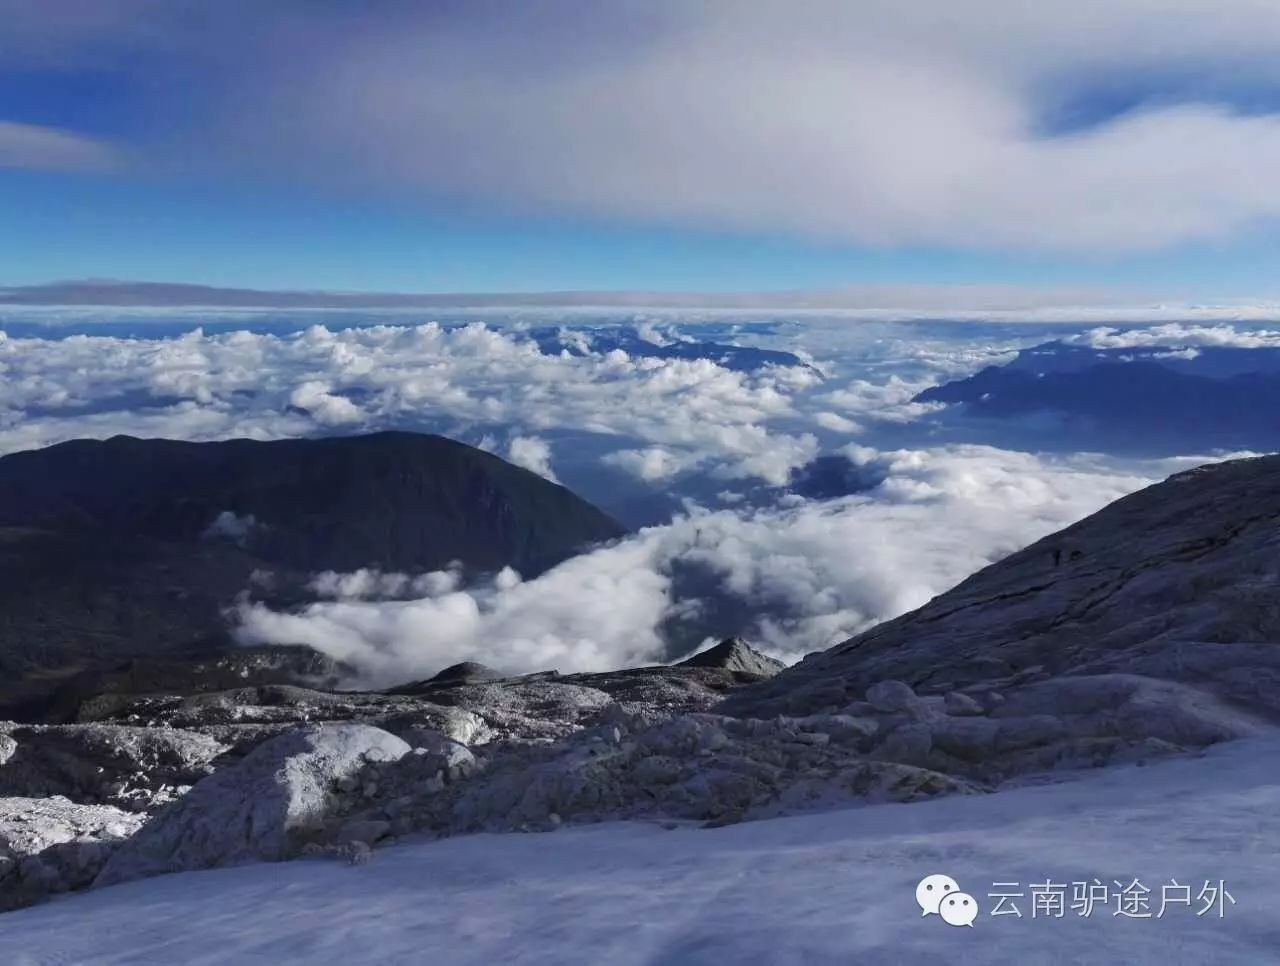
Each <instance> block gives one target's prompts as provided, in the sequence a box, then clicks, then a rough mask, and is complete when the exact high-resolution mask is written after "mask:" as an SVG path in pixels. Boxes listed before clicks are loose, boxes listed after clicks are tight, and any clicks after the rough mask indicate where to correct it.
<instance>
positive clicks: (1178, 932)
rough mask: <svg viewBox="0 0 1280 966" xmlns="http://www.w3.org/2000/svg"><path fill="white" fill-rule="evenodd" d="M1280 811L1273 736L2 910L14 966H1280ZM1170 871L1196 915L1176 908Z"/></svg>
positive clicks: (0, 929) (204, 877) (481, 840)
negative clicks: (860, 803) (1132, 904)
mask: <svg viewBox="0 0 1280 966" xmlns="http://www.w3.org/2000/svg"><path fill="white" fill-rule="evenodd" d="M1277 814H1280V739H1276V738H1274V737H1267V738H1254V739H1246V740H1243V741H1239V742H1234V743H1231V744H1228V745H1223V746H1219V747H1217V748H1214V749H1213V750H1211V751H1210V752H1208V753H1207V754H1205V755H1204V756H1203V757H1199V758H1193V759H1182V760H1177V761H1167V762H1163V763H1160V764H1155V765H1150V766H1147V767H1146V768H1136V767H1124V768H1114V769H1109V770H1106V771H1101V772H1094V773H1091V774H1090V775H1088V776H1087V777H1085V778H1083V779H1082V780H1080V781H1075V782H1065V783H1056V784H1051V785H1042V786H1038V787H1029V788H1021V789H1016V790H1010V791H1006V792H1003V793H1001V794H999V795H988V796H977V797H957V798H948V799H940V800H934V801H929V802H922V803H919V804H912V805H883V806H872V807H867V808H860V809H849V810H843V811H836V812H827V813H822V814H815V815H807V816H801V817H794V818H785V819H775V820H771V821H766V822H757V823H752V824H747V825H739V826H733V827H729V828H721V829H694V828H688V827H679V828H674V829H667V828H663V827H661V826H659V825H657V824H612V825H600V826H593V827H587V828H575V829H563V830H561V831H558V832H553V833H548V834H530V835H518V834H516V835H478V836H470V837H462V838H455V839H449V840H444V841H439V842H428V843H411V844H404V845H400V846H396V847H394V848H389V849H386V850H382V851H379V852H378V853H376V854H375V856H374V858H373V860H372V861H371V862H370V863H369V864H367V865H360V866H350V865H345V864H341V863H338V862H333V861H310V862H291V863H284V864H274V865H256V866H247V867H241V868H234V869H224V870H218V871H212V872H196V873H183V874H180V875H175V876H166V877H162V878H158V879H150V880H146V881H142V882H136V883H132V884H129V885H124V886H118V887H114V888H110V889H104V890H100V891H96V892H91V893H87V894H80V895H76V896H73V897H69V898H67V899H64V900H60V901H55V902H52V903H49V904H46V905H43V906H38V907H34V908H30V909H25V910H21V911H19V912H15V913H11V914H9V915H6V916H4V917H0V948H2V949H3V950H4V961H5V962H6V963H10V964H14V966H54V964H57V966H71V964H90V963H92V964H112V966H125V964H140V966H141V964H148V966H172V964H175V963H183V964H190V966H199V964H207V966H212V964H226V963H236V964H242V966H256V964H262V966H267V964H270V966H274V964H276V963H281V962H305V963H308V964H311V966H328V964H334V966H348V964H352V963H360V964H388V966H389V964H400V963H405V964H410V963H412V964H418V963H437V964H449V966H464V964H469V963H474V964H477V966H493V964H497V963H538V964H555V966H563V964H574V963H583V964H592V966H596V964H600V963H609V964H611V966H612V964H618V966H627V964H636V966H639V964H660V963H661V964H689V966H693V964H704V963H705V964H715V966H725V964H735V966H738V964H757V963H758V964H765V963H768V964H788V963H791V964H801V963H806V964H807V963H815V964H825V963H833V964H834V963H840V964H849V963H875V964H916V963H919V964H928V966H939V964H942V966H946V964H951V963H965V964H983V963H1010V964H1018V966H1034V964H1049V963H1054V964H1089V963H1107V964H1112V963H1136V964H1143V963H1153V964H1154V963H1159V964H1173V963H1186V964H1196V966H1203V964H1216V963H1224V964H1226V963H1229V964H1259V963H1268V962H1276V961H1277V957H1278V955H1280V953H1278V952H1277V950H1278V949H1280V946H1278V945H1277V942H1278V933H1277V927H1276V925H1275V923H1276V909H1277V907H1280V877H1277V874H1276V869H1277V867H1280V835H1278V834H1277V833H1278V832H1280V821H1278V820H1277V818H1276V816H1277ZM934 873H942V874H946V875H950V876H952V877H953V878H954V879H956V880H957V882H958V883H959V884H960V886H961V888H962V889H964V890H967V891H968V892H970V893H972V894H973V896H974V898H975V900H976V902H977V905H978V908H979V910H980V911H979V915H978V918H977V921H976V922H975V924H974V927H973V928H972V929H965V928H957V927H953V926H948V925H947V924H946V923H944V922H942V921H941V920H940V919H939V917H937V916H922V915H921V913H920V910H919V909H918V907H917V905H916V901H915V886H916V883H917V882H918V881H919V880H920V879H921V878H922V877H923V876H925V875H929V874H934ZM1135 878H1136V879H1137V880H1139V883H1140V885H1141V886H1142V887H1143V888H1147V889H1150V890H1151V892H1150V894H1149V895H1148V900H1149V903H1150V905H1149V912H1150V913H1151V917H1150V918H1147V919H1134V918H1128V917H1124V916H1117V915H1115V914H1114V912H1115V910H1116V908H1117V907H1118V906H1117V903H1116V901H1115V900H1112V901H1111V902H1110V903H1109V904H1104V903H1103V902H1101V901H1099V903H1098V904H1097V905H1096V906H1095V907H1094V908H1093V910H1092V913H1091V914H1090V915H1088V916H1084V915H1082V914H1081V911H1082V910H1080V909H1073V908H1072V899H1073V896H1072V892H1073V886H1072V884H1073V883H1075V882H1085V883H1089V884H1090V885H1094V886H1095V888H1098V887H1099V886H1098V885H1097V884H1095V883H1094V881H1093V880H1094V879H1097V880H1100V884H1101V885H1102V886H1106V887H1107V889H1108V891H1109V892H1110V893H1111V894H1112V895H1114V894H1115V893H1117V892H1119V891H1120V889H1119V888H1118V887H1117V886H1116V885H1115V884H1114V883H1115V880H1119V881H1120V883H1121V885H1123V886H1130V885H1131V883H1132V882H1133V880H1134V879H1135ZM1172 880H1177V882H1178V883H1179V884H1180V885H1190V886H1191V890H1190V898H1191V905H1190V906H1187V905H1184V904H1181V903H1174V904H1171V905H1170V906H1169V907H1167V908H1166V909H1165V911H1164V915H1163V916H1157V915H1156V913H1157V912H1159V911H1160V907H1161V900H1162V896H1163V895H1164V887H1165V886H1168V885H1170V883H1171V881H1172ZM1046 881H1052V882H1054V883H1061V884H1063V885H1064V886H1065V901H1064V910H1063V911H1064V914H1063V916H1062V918H1045V917H1044V916H1043V915H1041V916H1039V917H1037V918H1035V919H1032V918H1031V900H1030V892H1031V887H1032V885H1033V884H1038V883H1044V882H1046ZM1206 881H1209V882H1211V883H1212V884H1213V885H1214V886H1215V887H1216V886H1217V884H1218V883H1219V882H1220V881H1223V882H1225V885H1226V890H1227V891H1228V892H1229V893H1230V894H1231V896H1232V897H1233V899H1234V903H1232V902H1230V901H1226V900H1225V899H1224V900H1223V909H1222V914H1221V917H1219V910H1218V908H1217V907H1216V906H1215V907H1213V908H1212V909H1210V910H1209V911H1208V912H1207V913H1206V914H1204V915H1197V912H1198V911H1199V910H1200V908H1201V907H1202V906H1203V905H1204V900H1200V899H1199V898H1198V897H1199V894H1200V892H1201V890H1202V889H1203V887H1204V883H1205V882H1206ZM1005 882H1016V883H1019V885H1018V887H1016V888H1004V889H998V888H996V887H995V886H994V883H1005ZM996 891H1009V892H1015V891H1020V892H1023V893H1025V894H1027V898H1025V899H1022V900H1015V904H1016V905H1018V907H1019V908H1020V911H1021V912H1022V914H1023V918H1021V919H1019V918H1016V917H1014V916H1012V915H1007V916H992V915H991V914H990V913H991V910H992V908H993V907H994V906H995V905H996V900H994V899H992V898H990V894H991V893H992V892H996ZM1182 895H1183V893H1181V892H1179V891H1170V893H1169V896H1170V898H1171V899H1178V898H1181V897H1182Z"/></svg>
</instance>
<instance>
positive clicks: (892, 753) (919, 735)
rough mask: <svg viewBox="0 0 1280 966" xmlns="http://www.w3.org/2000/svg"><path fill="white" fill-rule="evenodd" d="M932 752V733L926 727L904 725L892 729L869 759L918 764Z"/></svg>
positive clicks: (873, 750)
mask: <svg viewBox="0 0 1280 966" xmlns="http://www.w3.org/2000/svg"><path fill="white" fill-rule="evenodd" d="M932 750H933V733H932V732H931V730H930V728H929V726H928V725H924V724H906V725H900V726H899V727H897V728H894V729H893V730H892V731H891V732H889V734H888V735H887V736H886V737H885V739H884V741H882V742H880V744H878V745H876V747H875V748H873V749H872V751H871V757H872V758H875V759H879V760H881V761H896V762H905V763H907V764H918V763H921V762H923V761H925V760H926V759H928V757H929V752H931V751H932Z"/></svg>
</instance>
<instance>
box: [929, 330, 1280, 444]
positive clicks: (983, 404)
mask: <svg viewBox="0 0 1280 966" xmlns="http://www.w3.org/2000/svg"><path fill="white" fill-rule="evenodd" d="M916 400H917V401H919V402H942V403H948V404H951V405H952V406H953V407H954V409H953V411H951V412H950V413H948V414H946V416H944V419H946V418H948V417H949V418H951V419H953V420H954V421H961V420H964V421H968V420H995V421H1006V422H1012V421H1017V420H1032V421H1034V420H1036V419H1037V418H1038V417H1039V418H1041V419H1043V417H1051V418H1052V419H1053V421H1052V422H1051V423H1049V422H1040V423H1037V425H1039V426H1040V427H1041V428H1042V429H1043V430H1045V431H1046V432H1049V431H1051V432H1053V433H1054V434H1057V435H1058V439H1057V442H1058V443H1060V444H1061V443H1066V442H1070V443H1071V444H1072V445H1075V444H1077V443H1080V442H1083V441H1087V442H1089V443H1091V444H1095V445H1102V446H1106V447H1108V448H1111V449H1116V450H1122V451H1131V452H1155V451H1167V452H1175V451H1176V452H1186V451H1187V447H1188V446H1191V447H1218V448H1220V447H1248V448H1256V449H1275V448H1277V447H1278V446H1280V349H1274V348H1237V347H1196V348H1194V349H1184V350H1178V349H1170V348H1168V347H1158V348H1157V347H1143V348H1123V349H1097V348H1092V347H1087V346H1073V345H1068V344H1064V343H1061V342H1050V343H1045V344H1043V345H1039V346H1035V347H1033V348H1030V349H1024V350H1022V351H1021V352H1019V353H1018V356H1017V357H1016V358H1015V359H1014V360H1013V361H1012V362H1010V363H1008V364H1007V365H1004V366H988V367H986V368H985V369H982V370H981V371H979V372H977V373H975V374H974V375H972V376H969V377H967V378H965V379H958V380H955V381H952V382H948V383H944V384H943V385H940V386H934V387H932V388H929V389H926V390H924V391H923V392H921V393H920V394H919V395H918V396H916Z"/></svg>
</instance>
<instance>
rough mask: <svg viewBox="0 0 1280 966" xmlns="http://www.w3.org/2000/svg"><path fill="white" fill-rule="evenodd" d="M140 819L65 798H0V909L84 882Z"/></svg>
mask: <svg viewBox="0 0 1280 966" xmlns="http://www.w3.org/2000/svg"><path fill="white" fill-rule="evenodd" d="M142 822H143V817H142V816H141V815H135V814H132V813H129V812H125V811H122V810H121V809H118V808H113V807H112V806H110V805H79V804H76V803H75V802H73V801H71V800H70V799H68V798H64V797H62V796H56V797H53V798H0V909H13V908H16V907H18V906H22V905H27V904H29V903H31V902H34V901H36V900H37V899H40V898H42V897H43V896H47V895H50V894H52V893H56V892H66V891H68V890H70V889H77V888H80V887H82V886H86V885H88V884H89V883H90V882H92V881H93V879H94V877H95V876H96V875H97V874H98V871H99V870H100V869H101V868H102V866H103V864H104V863H105V862H106V860H107V857H108V856H109V855H110V854H111V852H112V851H113V850H114V849H115V848H116V847H117V846H118V845H119V843H120V842H122V841H123V840H124V839H126V838H127V837H128V836H130V835H132V834H134V833H135V832H136V831H137V830H138V828H139V827H140V826H141V825H142Z"/></svg>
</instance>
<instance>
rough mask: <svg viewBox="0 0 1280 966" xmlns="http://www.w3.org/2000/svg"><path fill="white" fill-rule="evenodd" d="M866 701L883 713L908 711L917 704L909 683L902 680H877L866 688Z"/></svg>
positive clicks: (918, 701) (917, 701)
mask: <svg viewBox="0 0 1280 966" xmlns="http://www.w3.org/2000/svg"><path fill="white" fill-rule="evenodd" d="M866 697H867V702H868V703H869V704H870V705H871V706H872V707H873V708H875V709H876V710H877V711H881V712H883V713H885V714H899V713H903V712H909V711H912V710H914V709H915V708H916V707H918V706H919V703H920V699H919V698H918V697H916V693H915V691H913V690H912V689H911V685H909V684H907V683H906V682H904V681H878V682H877V683H875V684H873V685H871V687H869V688H867V695H866Z"/></svg>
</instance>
